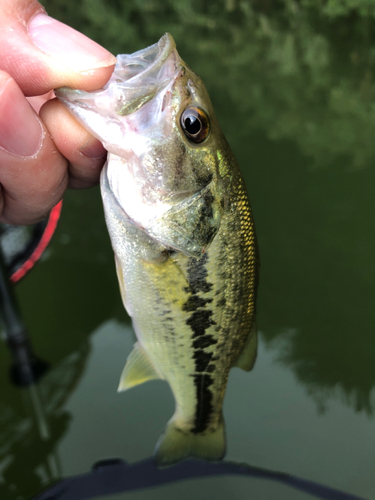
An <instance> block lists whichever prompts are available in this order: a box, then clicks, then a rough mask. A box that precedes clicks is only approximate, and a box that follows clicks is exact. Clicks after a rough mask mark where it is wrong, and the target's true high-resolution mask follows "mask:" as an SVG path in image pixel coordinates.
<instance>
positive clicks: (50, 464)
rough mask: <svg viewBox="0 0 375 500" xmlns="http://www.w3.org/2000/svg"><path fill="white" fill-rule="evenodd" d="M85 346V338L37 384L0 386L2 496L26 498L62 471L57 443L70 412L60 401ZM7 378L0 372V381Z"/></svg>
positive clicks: (77, 371) (85, 351)
mask: <svg viewBox="0 0 375 500" xmlns="http://www.w3.org/2000/svg"><path fill="white" fill-rule="evenodd" d="M89 351H90V349H89V345H88V343H85V344H81V345H80V346H78V349H77V350H76V351H74V352H72V353H71V354H70V355H68V356H66V357H65V358H64V359H62V360H61V361H60V362H59V363H58V364H56V365H55V366H54V367H53V369H52V370H51V371H50V372H49V373H48V374H47V375H45V376H44V378H43V379H42V380H41V381H40V382H39V383H38V384H35V385H31V386H29V387H27V388H22V389H21V388H15V389H14V391H11V392H10V391H9V390H8V389H6V390H5V388H4V387H2V388H1V387H0V390H1V394H2V396H3V397H2V400H1V403H0V464H1V473H2V476H3V482H1V481H0V497H1V498H4V499H9V500H11V499H23V498H28V497H29V496H30V494H31V492H36V491H39V490H40V489H41V488H42V487H43V485H44V484H46V483H49V482H51V481H54V480H56V479H58V478H60V477H61V470H60V466H59V459H58V456H57V453H56V446H57V444H58V442H59V441H60V439H61V438H62V437H63V436H64V434H65V432H66V431H67V429H68V427H69V422H70V418H71V417H70V414H69V413H68V412H67V411H65V410H64V409H63V405H64V403H65V402H66V399H67V398H68V397H69V395H70V394H71V392H72V391H73V390H74V388H75V386H76V384H77V382H78V381H79V379H80V377H81V375H82V372H83V371H84V369H85V362H86V360H87V357H88V354H89ZM6 381H7V378H6V377H2V379H1V385H3V386H4V385H5V384H6ZM4 396H5V397H4ZM7 396H11V398H9V399H8V398H7ZM15 396H16V397H15Z"/></svg>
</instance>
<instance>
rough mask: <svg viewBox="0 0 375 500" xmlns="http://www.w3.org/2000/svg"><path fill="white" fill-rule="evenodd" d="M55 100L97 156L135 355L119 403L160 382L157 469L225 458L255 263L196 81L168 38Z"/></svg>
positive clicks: (235, 184)
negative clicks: (230, 399) (166, 400)
mask: <svg viewBox="0 0 375 500" xmlns="http://www.w3.org/2000/svg"><path fill="white" fill-rule="evenodd" d="M56 94H57V96H58V98H59V99H60V100H61V101H62V102H63V103H64V104H65V105H66V106H67V107H68V109H69V110H70V111H71V112H72V113H73V115H74V116H75V117H76V118H77V119H78V120H79V121H80V122H81V123H82V124H83V125H84V126H85V127H86V128H87V129H88V130H90V131H91V132H92V134H93V135H95V136H96V137H97V138H99V139H100V140H101V141H102V142H103V144H104V146H105V148H106V149H107V150H108V159H107V163H106V165H105V167H104V169H103V172H102V175H101V192H102V198H103V204H104V210H105V217H106V222H107V226H108V231H109V234H110V237H111V241H112V246H113V250H114V253H115V262H116V269H117V275H118V280H119V284H120V289H121V295H122V299H123V302H124V305H125V308H126V310H127V311H128V313H129V315H130V316H131V317H132V320H133V325H134V329H135V332H136V335H137V339H138V341H137V343H136V344H135V346H134V349H133V351H132V352H131V354H130V355H129V357H128V359H127V362H126V365H125V368H124V370H123V373H122V375H121V380H120V385H119V390H120V391H122V390H126V389H129V388H131V387H134V386H136V385H138V384H141V383H143V382H146V381H147V380H151V379H157V378H159V379H164V380H166V381H167V382H168V383H169V385H170V387H171V389H172V391H173V394H174V397H175V401H176V410H175V413H174V415H173V417H172V418H171V420H170V421H169V423H168V425H167V427H166V429H165V431H164V433H163V434H162V435H161V437H160V439H159V441H158V444H157V446H156V451H155V459H156V463H157V464H158V465H168V464H173V463H175V462H178V461H180V460H182V459H184V458H186V457H189V456H194V457H198V458H202V459H206V460H219V459H221V458H222V457H223V456H224V454H225V448H226V444H225V431H224V421H223V415H222V405H223V398H224V393H225V388H226V384H227V379H228V374H229V370H230V369H231V368H232V367H233V366H238V367H240V368H242V369H244V370H251V368H252V367H253V364H254V361H255V357H256V346H257V337H256V326H255V300H256V287H257V280H258V252H257V244H256V236H255V230H254V223H253V218H252V214H251V209H250V205H249V201H248V197H247V194H246V189H245V185H244V181H243V178H242V176H241V173H240V171H239V169H238V166H237V163H236V161H235V159H234V157H233V154H232V152H231V150H230V148H229V146H228V144H227V142H226V140H225V138H224V136H223V133H222V132H221V130H220V127H219V124H218V122H217V120H216V118H215V114H214V111H213V108H212V104H211V102H210V99H209V97H208V94H207V91H206V89H205V87H204V84H203V82H202V80H201V79H200V78H199V77H198V76H197V75H196V74H195V73H193V71H192V70H191V69H190V68H189V67H188V66H187V65H186V64H185V63H184V62H183V61H182V59H181V58H180V56H179V55H178V53H177V50H176V47H175V43H174V40H173V38H172V37H171V35H169V34H165V35H164V36H163V37H162V38H161V39H160V41H159V42H158V43H157V44H155V45H152V46H151V47H148V48H146V49H144V50H140V51H138V52H135V53H134V54H131V55H120V56H118V59H117V65H116V68H115V71H114V73H113V76H112V77H111V79H110V81H109V82H108V84H107V85H106V86H105V87H104V89H103V90H100V91H96V92H83V91H80V90H73V89H68V88H64V89H59V90H58V91H57V92H56Z"/></svg>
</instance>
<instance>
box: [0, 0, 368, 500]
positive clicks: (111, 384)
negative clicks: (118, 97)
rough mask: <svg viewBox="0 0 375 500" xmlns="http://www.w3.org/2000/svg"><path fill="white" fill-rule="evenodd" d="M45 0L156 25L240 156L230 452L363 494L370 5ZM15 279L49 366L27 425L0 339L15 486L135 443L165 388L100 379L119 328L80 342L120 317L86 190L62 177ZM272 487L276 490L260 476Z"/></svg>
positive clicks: (164, 410)
mask: <svg viewBox="0 0 375 500" xmlns="http://www.w3.org/2000/svg"><path fill="white" fill-rule="evenodd" d="M43 3H44V4H45V6H46V7H47V10H48V11H49V13H50V14H51V15H53V16H55V17H57V18H59V19H61V20H62V21H65V22H68V23H69V24H71V25H73V26H75V27H77V28H78V29H82V30H84V31H85V32H86V33H87V34H88V35H90V36H92V37H93V38H95V39H96V40H98V41H99V42H100V43H102V44H104V45H106V46H107V47H108V48H109V49H110V50H112V51H113V52H115V53H117V52H133V51H134V50H137V49H140V48H143V47H145V46H146V45H147V44H150V43H154V42H155V41H156V40H158V39H159V38H160V36H161V35H162V34H163V32H165V31H170V32H171V33H172V35H173V36H174V38H175V40H176V43H177V46H178V48H179V51H180V52H181V55H182V57H183V58H184V59H185V60H186V61H189V62H190V63H191V65H192V66H193V69H194V70H195V71H196V72H197V73H198V74H200V76H201V77H202V78H203V80H204V82H205V84H206V86H207V88H208V91H209V94H210V96H211V98H212V100H213V103H214V107H215V110H216V112H217V115H218V118H219V120H220V123H221V125H222V128H223V129H224V132H225V135H226V137H227V139H228V141H229V143H230V144H231V147H232V149H233V150H234V152H235V154H236V155H237V158H238V160H239V163H240V165H241V168H242V169H243V171H244V174H245V177H246V182H247V185H248V189H249V193H250V199H251V202H252V206H253V209H254V215H255V220H256V224H257V233H258V237H259V243H260V250H261V261H262V262H261V285H260V291H259V311H258V322H259V325H260V329H261V332H262V335H261V337H262V338H261V349H260V355H259V358H258V361H257V364H256V367H255V370H254V372H253V373H251V374H240V373H239V372H238V371H236V370H233V373H231V377H230V380H229V386H228V391H227V395H226V403H225V418H226V423H227V429H228V431H227V432H228V444H229V453H228V458H229V459H230V460H233V461H246V462H247V463H252V464H256V465H257V466H259V467H264V468H267V469H272V470H283V471H285V472H289V473H292V474H295V475H297V476H300V477H305V478H308V479H310V480H314V481H316V482H319V483H321V484H327V485H330V486H332V487H335V488H337V489H342V490H344V491H348V492H351V493H353V494H357V495H361V496H363V497H365V498H374V497H375V484H374V479H373V478H374V443H375V426H374V417H373V411H374V403H375V402H374V391H375V389H374V387H375V359H374V352H375V350H374V349H373V346H374V342H375V338H374V337H375V329H374V324H375V309H374V297H375V289H374V288H375V264H374V255H375V235H374V230H373V220H374V219H375V201H374V200H375V198H374V195H373V186H374V185H375V170H374V168H373V160H374V157H375V141H374V139H373V138H374V135H375V100H374V98H375V82H374V78H373V72H374V64H375V38H374V35H373V34H374V33H375V29H374V28H375V17H374V15H373V14H374V7H373V6H372V5H370V3H368V2H366V1H365V0H363V2H361V1H360V0H359V1H358V3H357V5H358V8H354V7H353V2H349V0H342V1H340V2H339V1H335V0H329V1H327V2H324V3H323V4H321V2H320V1H318V0H317V1H316V2H315V1H314V0H309V1H308V2H307V1H301V2H296V1H292V0H285V1H278V2H276V1H273V0H269V1H267V2H263V1H255V0H254V1H253V2H250V1H241V2H240V1H237V0H226V1H224V0H223V1H220V0H218V1H217V2H208V1H207V2H205V1H202V2H195V1H193V0H180V1H179V2H174V1H173V0H148V1H147V2H142V6H139V5H138V3H137V2H134V1H132V0H129V1H127V2H117V1H114V0H113V1H109V0H95V2H94V1H88V0H85V1H82V2H81V5H80V7H79V8H77V2H76V3H70V2H66V1H65V0H53V1H52V0H45V1H44V2H43ZM35 290H38V293H37V294H36V293H35ZM18 294H19V298H20V304H21V309H22V311H23V313H24V319H25V323H26V324H27V326H28V329H29V331H30V334H31V337H32V340H33V344H34V347H35V351H36V352H37V353H38V355H40V356H41V357H42V358H43V359H45V360H47V361H48V362H49V363H51V365H52V368H51V371H50V373H49V374H48V375H47V376H46V378H45V379H44V380H42V381H41V382H40V384H39V385H38V386H37V391H38V392H37V396H36V397H37V398H39V400H40V402H41V407H42V408H43V415H44V417H41V415H40V412H39V417H38V418H39V421H40V422H44V427H45V429H44V431H43V430H42V429H40V430H38V424H37V422H38V419H36V417H35V416H33V414H34V413H33V412H35V410H32V408H33V407H35V394H34V396H33V397H34V406H33V403H32V398H31V395H30V393H29V392H28V391H27V390H19V389H16V388H14V387H11V386H10V384H9V382H8V378H7V377H8V374H7V368H8V366H9V363H10V358H9V356H8V354H7V352H6V351H5V349H3V347H2V346H0V394H1V398H0V457H1V458H0V478H1V479H0V492H1V493H2V495H1V498H4V500H8V499H9V500H13V499H14V500H15V499H16V498H20V499H21V498H27V497H28V496H30V495H31V494H33V493H35V492H36V491H37V490H39V489H40V488H41V486H42V485H44V484H46V482H48V481H50V480H51V479H52V478H53V477H55V476H56V475H62V476H66V475H73V474H78V473H84V472H87V471H88V470H89V469H90V467H91V465H92V464H93V463H94V462H95V461H97V460H99V459H102V458H104V457H108V456H110V457H111V456H112V457H113V456H118V457H123V458H125V459H126V460H127V461H129V462H134V461H138V460H142V459H144V458H146V457H148V456H149V455H150V453H151V451H152V447H153V444H154V442H155V441H156V439H157V438H158V436H159V434H160V431H161V430H162V428H163V425H164V423H165V421H166V420H167V419H168V418H169V417H170V416H171V414H172V412H173V401H172V398H171V395H170V393H169V392H168V388H167V387H165V386H164V385H163V384H162V383H160V384H158V383H155V384H153V383H152V382H150V384H145V386H144V387H141V388H139V389H138V390H137V391H135V392H132V391H129V393H127V394H125V395H121V396H119V395H117V394H116V392H115V390H116V387H117V382H118V377H119V374H120V372H121V369H122V367H123V364H124V361H125V358H126V354H127V349H129V350H130V348H131V343H132V339H131V337H129V340H121V339H123V338H124V337H125V332H123V335H122V334H120V333H118V335H117V334H116V335H117V336H116V335H114V334H113V335H114V336H112V337H111V333H110V332H111V331H112V330H111V329H109V331H105V332H104V331H103V332H102V333H103V335H101V334H100V335H94V336H93V337H92V340H89V337H90V334H91V332H94V331H96V333H97V332H98V330H97V328H98V325H100V324H105V322H106V321H108V320H111V321H112V320H113V318H117V319H119V320H120V321H121V323H126V321H128V320H127V318H126V317H125V313H124V312H123V310H122V305H121V301H120V297H119V292H118V285H117V282H116V277H115V274H114V266H113V257H112V252H111V249H110V245H109V240H108V236H107V234H106V229H105V225H104V221H103V216H102V207H101V203H100V199H99V193H98V190H93V191H91V192H90V191H88V192H85V193H84V192H80V193H68V195H67V197H66V203H65V206H64V210H63V214H62V219H61V222H60V225H59V228H58V232H57V234H56V237H55V239H54V240H53V242H52V245H51V249H50V256H49V258H48V259H46V261H45V262H42V263H40V264H39V265H38V266H37V268H36V269H35V270H34V271H33V272H32V273H31V274H30V276H28V277H27V278H26V280H25V281H24V282H23V283H21V284H20V285H19V288H18ZM41 310H42V311H43V313H41ZM128 324H129V323H128ZM104 334H105V335H104ZM126 335H127V334H126ZM111 339H112V340H113V343H111V342H112V340H111ZM90 343H91V344H90ZM89 345H93V346H94V350H93V352H92V354H91V355H90V356H89V357H88V358H87V355H88V352H89V347H88V346H89ZM106 349H108V350H107V351H106ZM105 352H106V354H104V353H105ZM85 360H87V361H88V363H87V367H86V368H85V366H86V364H85V363H86V361H85ZM83 373H84V376H83V377H82V378H81V379H79V377H80V375H81V374H83ZM317 410H326V411H325V412H324V413H322V414H319V413H318V411H317ZM69 416H70V417H69ZM46 429H48V432H49V435H50V437H49V438H48V439H43V438H42V437H41V432H42V433H43V432H44V436H45V435H46ZM42 435H43V434H42ZM56 450H58V451H56ZM353 457H355V459H354V458H353ZM59 464H60V465H59ZM202 481H203V480H202ZM5 484H6V486H5ZM12 485H13V486H12ZM176 487H177V486H176ZM176 491H177V490H174V489H173V490H169V489H168V490H167V489H166V490H164V489H163V490H162V492H161V493H160V497H162V496H163V495H164V496H165V494H166V492H168V493H169V494H171V493H172V494H176ZM197 491H198V492H200V494H201V497H200V498H202V499H203V498H209V495H212V491H215V498H228V496H229V495H230V496H231V498H238V499H242V498H248V491H249V490H248V485H242V483H241V482H240V481H239V480H238V479H233V478H232V479H227V478H226V479H220V480H219V479H218V480H215V481H214V480H213V479H211V480H207V483H206V482H204V484H203V483H195V482H189V483H186V484H185V485H184V486H183V487H181V489H180V490H178V495H179V496H180V498H185V496H186V498H188V496H189V495H190V497H191V495H192V494H196V493H197ZM252 491H256V490H252ZM203 492H205V493H203ZM262 494H263V495H264V490H262V491H259V496H258V498H271V495H270V496H269V497H267V496H263V497H262V496H261V495H262ZM145 495H146V494H140V493H139V495H138V497H139V498H142V499H143V498H146V496H145ZM158 495H159V493H158V492H157V491H150V493H149V496H150V498H153V499H155V498H158ZM184 495H185V496H184ZM220 495H221V497H220ZM255 496H256V495H255ZM135 497H136V495H135ZM138 497H137V498H138ZM275 498H288V499H290V498H292V497H291V496H290V492H289V491H288V492H286V491H282V490H280V489H277V492H276V493H275ZM298 498H301V497H298Z"/></svg>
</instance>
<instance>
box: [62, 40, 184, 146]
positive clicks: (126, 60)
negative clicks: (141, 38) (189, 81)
mask: <svg viewBox="0 0 375 500" xmlns="http://www.w3.org/2000/svg"><path fill="white" fill-rule="evenodd" d="M181 67H182V61H181V59H180V56H179V55H178V52H177V50H176V44H175V42H174V40H173V38H172V36H171V35H170V34H169V33H166V34H165V35H163V36H162V37H161V38H160V40H159V41H158V42H157V43H155V44H154V45H151V46H150V47H147V48H145V49H142V50H139V51H138V52H134V53H133V54H123V55H119V56H117V63H116V66H115V69H114V71H113V74H112V76H111V78H110V79H109V81H108V83H107V84H106V85H105V86H104V87H103V88H102V89H101V90H97V91H92V92H86V91H83V90H77V89H72V88H70V87H62V88H59V89H57V90H55V94H56V97H57V98H58V99H59V100H60V101H61V102H62V103H63V104H64V105H65V107H67V108H68V110H69V111H70V112H71V114H72V115H73V116H74V117H75V118H76V119H77V120H78V121H79V122H80V123H81V124H82V125H83V126H84V127H85V128H86V129H87V130H89V131H90V132H91V133H92V134H93V135H94V136H95V137H97V138H98V139H99V140H100V141H101V142H102V143H103V144H104V147H105V148H106V149H107V150H108V151H110V152H113V153H114V154H120V155H121V152H123V149H124V148H123V147H122V146H121V144H122V143H123V142H124V137H125V135H126V133H127V132H129V128H128V125H127V124H126V117H127V116H129V115H131V114H133V113H135V112H136V111H137V110H139V109H140V108H142V107H143V106H144V105H145V104H146V103H148V102H149V101H151V100H152V99H153V98H154V97H155V96H157V97H158V99H157V100H161V103H162V98H161V99H159V98H160V96H162V94H163V92H164V91H165V90H164V89H166V88H167V87H168V85H170V84H171V82H172V81H173V80H174V79H175V77H176V76H177V75H178V73H179V72H180V71H181ZM160 107H162V105H160ZM125 149H126V148H125Z"/></svg>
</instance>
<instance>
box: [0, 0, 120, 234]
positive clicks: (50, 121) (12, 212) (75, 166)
mask: <svg viewBox="0 0 375 500" xmlns="http://www.w3.org/2000/svg"><path fill="white" fill-rule="evenodd" d="M0 51H1V56H0V188H1V189H0V222H7V223H10V224H32V223H34V222H36V221H38V220H41V219H42V218H44V217H45V216H46V215H47V213H48V212H49V210H51V208H52V207H53V206H54V205H55V204H56V203H57V202H58V201H59V200H60V199H61V198H62V196H63V193H64V191H65V189H66V188H67V187H68V186H69V187H73V188H83V187H90V186H93V185H95V184H96V183H97V182H98V179H99V175H100V170H101V168H102V166H103V163H104V160H105V154H106V151H105V150H104V148H103V146H102V145H101V143H100V142H99V141H98V140H97V139H95V138H94V137H92V136H91V135H90V134H89V133H88V132H86V131H85V130H84V129H83V127H81V126H80V125H79V124H78V123H77V122H76V120H75V119H74V118H73V117H72V116H71V115H70V114H69V112H68V111H67V110H66V109H65V108H64V107H63V106H62V105H61V103H59V102H58V101H57V99H51V97H53V93H52V90H53V89H55V88H58V87H62V86H69V87H75V88H79V89H83V90H95V89H99V88H101V87H102V86H103V85H104V84H105V83H106V82H107V81H108V79H109V77H110V76H111V74H112V71H113V66H114V64H115V57H114V56H113V55H112V54H110V53H109V52H107V51H106V50H105V49H104V48H103V47H101V46H100V45H98V44H96V43H95V42H93V41H92V40H90V39H89V38H87V37H85V36H84V35H82V34H81V33H78V32H77V31H75V30H73V29H72V28H70V27H68V26H66V25H65V24H62V23H60V22H59V21H56V20H55V19H52V18H50V17H48V16H47V15H46V13H45V11H44V9H43V7H42V6H41V5H40V4H39V3H38V2H37V1H36V0H1V4H0ZM25 96H27V97H28V98H29V101H30V103H31V104H32V105H33V107H34V108H35V109H36V110H37V111H38V109H39V107H40V106H41V105H42V104H43V102H45V104H43V106H42V107H41V109H40V113H39V116H38V115H37V113H36V112H35V111H34V109H33V108H32V107H31V106H30V104H29V102H28V100H27V99H26V97H25ZM32 96H39V97H32Z"/></svg>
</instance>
